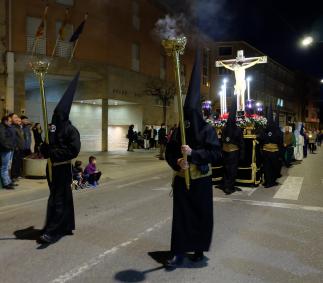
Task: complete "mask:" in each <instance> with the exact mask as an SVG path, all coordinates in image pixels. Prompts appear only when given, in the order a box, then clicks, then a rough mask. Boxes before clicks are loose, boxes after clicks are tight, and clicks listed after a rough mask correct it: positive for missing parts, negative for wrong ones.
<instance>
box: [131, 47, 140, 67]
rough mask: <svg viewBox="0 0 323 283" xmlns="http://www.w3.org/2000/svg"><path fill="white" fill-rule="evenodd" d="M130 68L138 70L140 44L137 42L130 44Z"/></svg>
mask: <svg viewBox="0 0 323 283" xmlns="http://www.w3.org/2000/svg"><path fill="white" fill-rule="evenodd" d="M131 52H132V70H133V71H136V72H139V71H140V46H139V44H137V43H133V44H132V51H131Z"/></svg>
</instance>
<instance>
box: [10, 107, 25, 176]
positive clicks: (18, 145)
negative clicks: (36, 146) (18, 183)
mask: <svg viewBox="0 0 323 283" xmlns="http://www.w3.org/2000/svg"><path fill="white" fill-rule="evenodd" d="M9 117H11V119H12V127H11V130H12V131H13V135H14V140H15V141H14V145H15V146H14V152H13V158H12V166H11V176H12V179H13V180H18V178H21V177H22V167H23V151H24V146H25V140H24V132H23V130H22V124H21V119H20V118H19V117H18V115H17V114H15V113H12V114H10V115H9Z"/></svg>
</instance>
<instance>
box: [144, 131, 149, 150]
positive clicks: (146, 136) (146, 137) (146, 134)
mask: <svg viewBox="0 0 323 283" xmlns="http://www.w3.org/2000/svg"><path fill="white" fill-rule="evenodd" d="M149 133H150V129H149V127H148V126H146V128H145V130H144V134H143V136H144V148H145V149H146V150H149Z"/></svg>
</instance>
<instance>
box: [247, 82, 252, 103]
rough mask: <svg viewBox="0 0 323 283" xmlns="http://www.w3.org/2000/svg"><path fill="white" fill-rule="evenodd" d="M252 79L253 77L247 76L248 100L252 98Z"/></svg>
mask: <svg viewBox="0 0 323 283" xmlns="http://www.w3.org/2000/svg"><path fill="white" fill-rule="evenodd" d="M251 81H252V77H247V87H248V101H249V100H250V82H251Z"/></svg>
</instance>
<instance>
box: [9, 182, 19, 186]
mask: <svg viewBox="0 0 323 283" xmlns="http://www.w3.org/2000/svg"><path fill="white" fill-rule="evenodd" d="M9 186H11V187H18V186H19V185H18V184H17V183H15V182H12V183H11V184H10V185H9Z"/></svg>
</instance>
